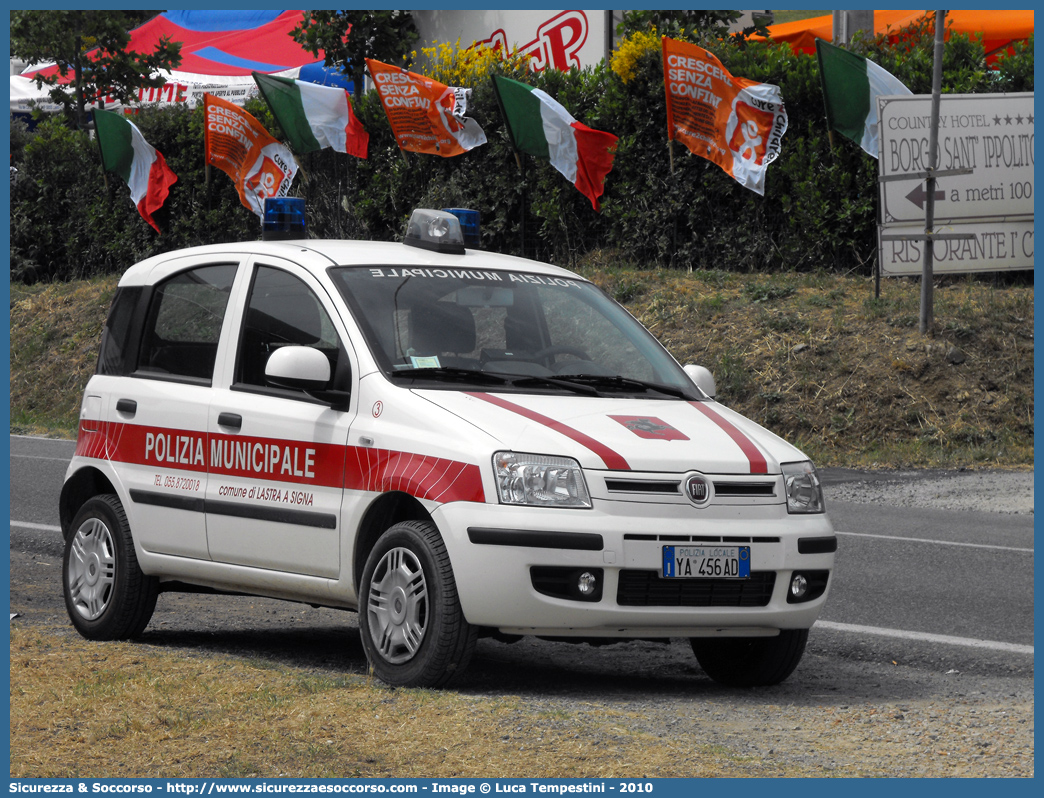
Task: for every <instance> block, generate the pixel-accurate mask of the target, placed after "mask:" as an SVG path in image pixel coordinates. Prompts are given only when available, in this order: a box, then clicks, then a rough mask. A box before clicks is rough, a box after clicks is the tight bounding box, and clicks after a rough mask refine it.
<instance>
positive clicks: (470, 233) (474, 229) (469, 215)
mask: <svg viewBox="0 0 1044 798" xmlns="http://www.w3.org/2000/svg"><path fill="white" fill-rule="evenodd" d="M442 210H444V211H445V212H446V213H452V214H453V215H454V216H456V217H457V218H458V219H460V230H461V232H462V233H463V234H464V245H465V246H468V247H479V246H481V245H482V237H481V235H480V234H479V212H478V211H472V210H469V209H467V208H443V209H442Z"/></svg>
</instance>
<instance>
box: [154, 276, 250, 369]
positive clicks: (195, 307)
mask: <svg viewBox="0 0 1044 798" xmlns="http://www.w3.org/2000/svg"><path fill="white" fill-rule="evenodd" d="M237 268H238V267H237V265H236V264H232V263H228V264H221V265H217V266H201V267H199V268H196V269H191V270H189V271H185V272H181V273H179V274H176V275H174V276H173V277H171V278H169V279H168V280H166V281H165V282H163V283H160V284H159V285H158V286H157V287H156V291H155V293H154V295H153V297H152V302H151V303H150V305H149V314H148V316H147V317H146V319H145V334H144V336H143V339H142V346H141V355H140V357H139V358H138V370H139V371H141V372H146V373H148V374H150V375H151V374H154V375H156V376H160V377H164V376H168V375H169V376H170V377H174V378H184V377H187V378H191V379H193V380H205V381H207V382H209V381H210V379H211V378H212V376H213V374H214V360H215V358H216V357H217V347H218V339H219V338H220V337H221V324H222V322H223V321H224V319H225V306H226V305H227V304H228V297H229V294H230V292H231V290H232V281H233V280H234V279H235V276H236V269H237Z"/></svg>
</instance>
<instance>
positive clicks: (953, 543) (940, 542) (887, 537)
mask: <svg viewBox="0 0 1044 798" xmlns="http://www.w3.org/2000/svg"><path fill="white" fill-rule="evenodd" d="M834 534H835V535H848V536H850V537H854V538H878V539H880V540H902V541H905V542H906V543H937V544H938V545H940V546H965V547H967V548H971V549H997V550H998V551H1015V552H1019V553H1020V554H1032V553H1033V549H1020V548H1016V547H1014V546H994V545H992V544H989V543H958V542H956V541H953V540H932V539H930V538H904V537H902V536H901V535H872V534H870V533H868V532H838V531H837V530H834Z"/></svg>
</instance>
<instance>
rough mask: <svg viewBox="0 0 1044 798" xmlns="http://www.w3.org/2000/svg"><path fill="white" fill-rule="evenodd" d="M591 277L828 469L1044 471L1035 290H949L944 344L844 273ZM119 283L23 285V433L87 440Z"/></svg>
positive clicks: (886, 290) (608, 267) (16, 369)
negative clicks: (85, 409)
mask: <svg viewBox="0 0 1044 798" xmlns="http://www.w3.org/2000/svg"><path fill="white" fill-rule="evenodd" d="M580 271H581V273H583V274H584V275H585V276H586V277H588V278H589V279H591V280H592V281H594V282H595V283H598V284H599V285H600V286H602V287H603V288H604V289H605V290H606V291H607V292H608V293H609V294H610V295H612V296H613V297H614V298H616V299H617V300H618V301H620V302H621V303H623V304H624V305H625V306H626V307H627V308H628V309H629V310H630V311H631V313H633V314H634V315H635V316H636V317H637V318H638V319H639V320H640V321H641V322H642V323H643V324H645V326H646V327H648V328H649V329H650V330H652V332H653V333H654V334H655V335H656V336H657V337H658V338H659V339H660V340H661V341H662V342H663V343H664V345H665V346H667V348H668V349H669V350H670V351H671V352H672V354H674V355H675V357H677V358H678V360H679V361H681V362H682V363H699V364H701V365H704V366H707V367H708V368H709V369H710V370H711V371H712V373H713V374H714V375H715V378H716V380H717V384H718V399H719V401H721V402H723V403H724V404H726V405H728V406H730V407H732V408H733V409H735V410H737V411H739V412H740V413H742V414H743V415H745V416H748V417H749V418H752V419H754V420H755V421H757V422H758V423H760V424H762V425H764V426H765V427H767V428H768V429H770V430H772V431H773V432H775V433H776V434H778V435H780V436H782V437H783V438H786V439H787V440H789V441H791V442H792V443H794V444H796V445H797V446H798V447H799V448H801V449H803V450H804V451H805V452H806V453H807V454H808V455H810V456H811V457H812V458H813V459H814V460H815V461H816V462H817V463H818V464H820V465H824V466H848V467H866V468H885V467H940V468H969V467H989V468H998V467H1021V468H1028V467H1032V465H1033V427H1034V425H1033V372H1034V368H1033V365H1034V364H1033V356H1034V352H1033V322H1034V316H1033V311H1034V308H1033V287H1032V285H1029V286H1026V285H1008V286H1001V285H997V284H995V282H994V281H993V280H992V279H990V278H986V279H973V278H944V279H943V280H940V284H939V286H938V287H937V289H936V291H935V314H934V318H935V325H936V330H937V332H936V334H935V335H934V336H933V337H925V336H922V335H921V334H920V333H919V332H918V324H919V302H920V291H919V284H918V282H917V281H913V280H907V279H892V280H887V281H883V282H882V286H881V295H880V297H875V296H874V287H873V282H872V281H871V280H869V279H868V278H863V277H851V276H844V275H836V274H815V273H813V274H771V275H761V274H759V275H744V274H737V273H734V272H713V271H705V272H683V271H677V270H637V269H633V268H626V267H620V266H619V265H617V264H615V263H614V262H613V261H612V258H611V253H598V254H596V255H594V256H592V257H591V258H589V259H588V260H587V262H585V263H584V264H582V266H581V268H580ZM115 285H116V278H115V277H109V278H102V279H96V280H91V281H83V282H75V283H63V284H48V285H36V286H22V285H12V286H11V424H12V431H15V432H25V433H34V434H45V435H55V436H60V437H71V436H73V435H74V431H75V428H76V420H77V415H78V411H79V402H80V397H81V395H82V391H83V386H84V385H85V384H86V382H87V379H88V377H89V376H90V374H91V372H92V371H93V369H94V364H95V361H96V359H97V353H98V343H99V340H100V336H101V327H102V324H103V323H104V319H105V314H106V311H107V309H108V305H109V301H110V299H111V297H112V293H113V291H114V289H115Z"/></svg>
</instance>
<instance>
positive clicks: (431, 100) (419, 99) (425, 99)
mask: <svg viewBox="0 0 1044 798" xmlns="http://www.w3.org/2000/svg"><path fill="white" fill-rule="evenodd" d="M366 66H367V68H368V69H369V70H370V76H371V77H372V78H373V83H374V85H375V86H376V87H377V93H378V94H379V95H380V98H381V104H382V105H383V106H384V113H386V114H387V115H388V122H389V123H390V124H391V129H392V133H393V134H395V140H396V141H397V142H398V143H399V149H402V150H409V151H411V152H422V153H426V154H428V155H441V156H442V157H443V158H449V157H450V156H453V155H460V154H461V153H463V152H467V151H468V150H471V149H474V148H475V147H478V146H479V145H480V144H485V143H486V134H485V133H483V132H482V128H481V127H479V124H478V122H476V121H475V120H474V119H469V118H468V117H466V116H464V113H465V112H466V111H467V108H468V97H470V96H471V89H461V88H458V87H456V86H447V85H445V84H444V83H439V82H438V81H437V80H432V79H431V78H426V77H424V76H423V75H418V74H415V73H413V72H407V71H406V70H405V69H402V68H401V67H396V66H392V65H391V64H383V63H381V62H380V61H374V60H373V59H371V58H367V59H366Z"/></svg>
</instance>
